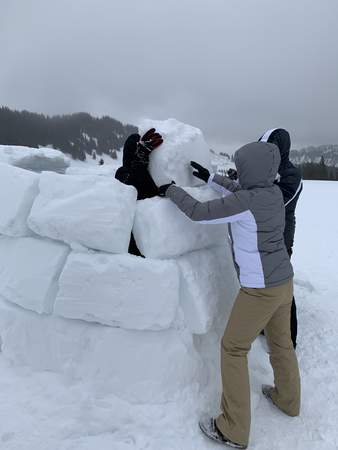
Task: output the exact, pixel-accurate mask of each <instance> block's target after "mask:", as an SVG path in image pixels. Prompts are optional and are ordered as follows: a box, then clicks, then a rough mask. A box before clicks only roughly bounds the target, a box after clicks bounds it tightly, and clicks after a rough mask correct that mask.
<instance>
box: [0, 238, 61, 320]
mask: <svg viewBox="0 0 338 450" xmlns="http://www.w3.org/2000/svg"><path fill="white" fill-rule="evenodd" d="M68 253H69V247H68V246H66V245H63V244H61V243H57V242H53V241H44V240H42V239H36V238H31V237H26V238H6V237H2V238H0V255H1V257H0V296H1V297H3V298H4V299H6V300H8V301H10V302H13V303H16V304H18V305H20V306H22V307H23V308H26V309H30V310H32V311H36V312H38V313H50V312H51V311H52V309H53V305H54V302H55V298H56V293H57V289H58V278H59V276H60V273H61V270H62V268H63V266H64V264H65V261H66V257H67V255H68Z"/></svg>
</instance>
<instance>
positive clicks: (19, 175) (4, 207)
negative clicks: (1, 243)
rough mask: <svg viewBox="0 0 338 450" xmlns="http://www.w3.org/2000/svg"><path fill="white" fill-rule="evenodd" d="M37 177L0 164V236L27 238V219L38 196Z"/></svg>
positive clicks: (29, 232)
mask: <svg viewBox="0 0 338 450" xmlns="http://www.w3.org/2000/svg"><path fill="white" fill-rule="evenodd" d="M38 183H39V176H38V175H37V174H35V173H32V172H29V171H28V170H23V169H19V168H17V167H12V166H9V165H7V164H1V163H0V186H1V188H0V211H1V212H0V234H5V235H7V236H29V235H32V234H33V233H32V232H31V230H30V229H29V228H28V227H27V217H28V215H29V213H30V210H31V208H32V205H33V201H34V199H35V197H36V196H37V195H38Z"/></svg>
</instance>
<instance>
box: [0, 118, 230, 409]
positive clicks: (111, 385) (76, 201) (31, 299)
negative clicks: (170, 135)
mask: <svg viewBox="0 0 338 450" xmlns="http://www.w3.org/2000/svg"><path fill="white" fill-rule="evenodd" d="M171 125H172V124H171ZM183 129H184V127H183ZM184 139H185V141H184V142H185V144H184V146H183V147H182V149H181V151H182V152H187V154H188V155H183V156H182V155H180V156H179V158H178V159H179V160H180V161H182V159H184V158H186V160H188V159H189V158H190V154H191V152H192V151H193V150H192V149H191V148H189V145H188V143H187V138H186V134H185V135H184ZM194 144H195V140H194V139H192V140H191V145H192V146H193V145H194ZM171 145H173V144H171ZM175 145H176V147H177V148H176V147H175V149H174V150H175V151H173V158H175V155H177V154H179V151H180V150H179V147H180V134H179V129H178V130H177V136H176V144H175ZM165 150H166V149H165ZM159 151H160V150H159ZM166 151H167V150H166ZM166 158H167V156H166ZM206 158H207V157H206ZM156 170H157V169H156ZM186 170H189V169H186ZM158 171H159V172H160V171H161V169H160V168H159V169H158ZM0 173H1V174H2V176H1V179H0V183H1V184H2V186H1V191H2V192H3V191H6V192H8V193H9V195H8V196H5V195H0V208H1V210H2V211H3V213H2V217H1V221H0V234H1V237H0V298H1V301H0V334H1V340H2V352H3V354H4V355H5V356H6V357H7V358H8V359H10V360H11V361H12V362H13V363H14V364H25V365H29V366H30V367H32V368H34V369H36V370H53V371H57V372H61V373H63V374H65V375H67V376H70V377H71V378H74V379H86V380H90V381H91V382H93V383H95V384H98V385H100V386H104V389H108V390H110V391H112V392H113V393H114V394H116V395H118V396H120V397H122V398H125V399H127V400H129V401H131V402H161V401H166V400H169V399H172V398H174V396H175V395H177V393H178V392H180V390H181V389H184V388H185V387H186V386H188V385H191V384H193V383H197V384H199V385H203V383H206V382H207V380H208V370H207V369H208V368H207V365H206V359H208V358H209V355H204V354H203V351H201V348H203V346H196V339H195V337H196V336H197V335H198V336H199V339H201V338H203V337H204V336H206V337H207V336H208V334H210V333H215V330H216V328H217V327H216V325H217V320H218V321H220V317H221V318H222V320H221V321H220V323H221V326H220V328H219V330H221V329H222V326H223V324H224V323H225V321H226V314H227V312H228V311H229V310H230V308H231V305H232V302H233V299H234V297H235V295H236V292H237V289H238V282H237V277H236V274H235V272H234V269H233V265H232V257H231V251H230V248H229V243H228V238H227V227H226V225H211V226H209V225H200V224H195V223H193V222H191V221H189V220H188V219H187V218H186V217H184V216H183V215H182V213H181V212H180V211H179V210H178V209H177V208H176V207H175V206H174V205H173V204H172V203H171V202H170V201H169V200H168V199H162V198H153V199H147V200H142V201H138V202H137V201H136V190H135V189H134V188H133V187H130V186H126V185H123V184H121V183H119V182H117V181H116V180H114V179H111V178H110V177H102V176H100V177H98V176H95V175H93V174H92V175H88V176H87V177H85V176H84V175H77V174H74V175H59V174H54V173H48V172H43V173H42V174H39V175H38V174H33V173H31V172H28V171H26V170H24V169H19V168H15V167H11V166H10V165H7V164H0ZM173 175H174V174H173ZM160 176H161V174H159V177H160ZM186 177H187V179H189V177H190V174H187V175H186ZM188 189H189V192H190V193H192V195H195V196H196V198H199V199H201V200H206V199H209V198H210V199H211V198H215V197H216V196H217V195H220V194H217V193H215V192H214V191H212V190H211V188H210V187H208V186H203V187H193V188H188ZM132 230H133V231H134V235H135V238H136V242H137V245H138V246H139V248H140V250H141V251H142V252H143V254H144V255H145V256H146V258H141V257H136V256H133V255H129V254H128V253H127V249H128V243H129V239H130V233H131V231H132ZM217 331H218V328H217Z"/></svg>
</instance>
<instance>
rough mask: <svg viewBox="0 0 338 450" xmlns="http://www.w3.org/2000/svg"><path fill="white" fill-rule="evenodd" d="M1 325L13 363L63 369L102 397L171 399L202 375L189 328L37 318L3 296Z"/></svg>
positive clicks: (133, 400)
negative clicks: (132, 327)
mask: <svg viewBox="0 0 338 450" xmlns="http://www.w3.org/2000/svg"><path fill="white" fill-rule="evenodd" d="M0 327H1V330H2V352H3V355H4V356H5V357H6V358H7V359H8V360H10V361H11V362H12V364H14V365H16V366H20V365H22V364H24V365H29V366H30V367H32V368H33V369H34V370H35V371H54V372H57V373H59V374H60V373H61V374H63V376H64V377H65V380H68V381H67V384H68V386H69V385H72V384H74V383H76V382H79V381H80V380H82V381H83V382H84V383H86V384H87V383H89V384H90V385H91V389H90V390H94V391H96V392H101V395H102V396H103V395H109V394H111V393H115V395H116V394H117V393H118V396H119V397H120V398H123V399H125V400H127V401H128V402H130V403H131V404H135V403H136V404H137V403H164V402H168V401H170V400H172V399H173V398H175V396H176V394H177V392H181V391H182V390H183V389H185V388H187V387H188V386H190V385H191V383H197V382H198V381H200V379H201V378H203V377H204V371H203V366H202V360H201V357H200V355H199V354H198V353H197V352H196V349H195V348H194V346H193V340H192V337H191V335H189V334H188V333H187V332H186V331H185V330H176V329H168V330H161V331H135V330H124V329H122V328H112V327H104V326H101V325H95V324H88V323H86V322H83V321H74V320H69V319H63V318H61V317H57V316H54V315H45V316H41V317H39V316H37V315H36V314H33V313H29V312H27V311H23V310H22V309H18V308H17V307H16V306H15V305H10V304H7V303H5V302H3V301H1V300H0ZM130 407H131V408H132V406H130ZM0 408H1V406H0ZM1 425H2V424H1V423H0V427H1ZM111 426H112V427H114V424H113V423H112V424H111ZM0 440H1V434H0ZM32 450H33V448H32ZM44 450H45V449H44ZM93 450H94V449H93Z"/></svg>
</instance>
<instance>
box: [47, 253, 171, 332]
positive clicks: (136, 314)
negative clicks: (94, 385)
mask: <svg viewBox="0 0 338 450" xmlns="http://www.w3.org/2000/svg"><path fill="white" fill-rule="evenodd" d="M59 284H60V290H59V293H58V295H57V300H56V303H55V308H54V313H55V314H58V315H61V316H64V317H67V318H71V319H83V320H87V321H90V322H99V323H102V324H106V325H111V326H117V327H122V328H127V329H135V330H161V329H166V328H169V327H170V326H171V325H172V323H173V322H174V319H175V316H176V312H177V308H178V303H179V270H178V267H177V264H176V263H174V262H171V261H154V260H151V259H144V258H139V257H137V256H133V255H108V254H103V253H75V252H74V253H71V255H70V256H69V258H68V260H67V264H66V266H65V268H64V270H63V272H62V274H61V277H60V282H59Z"/></svg>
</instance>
